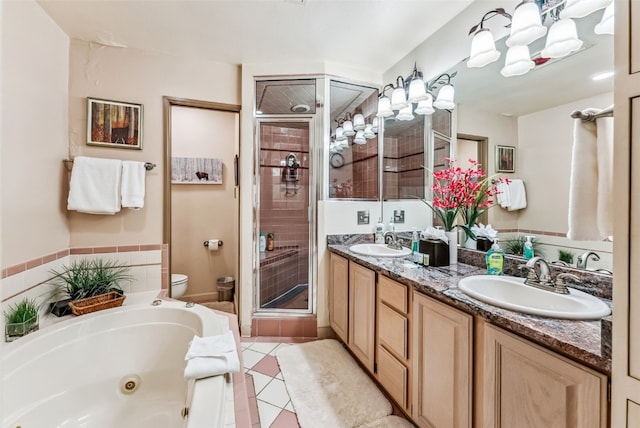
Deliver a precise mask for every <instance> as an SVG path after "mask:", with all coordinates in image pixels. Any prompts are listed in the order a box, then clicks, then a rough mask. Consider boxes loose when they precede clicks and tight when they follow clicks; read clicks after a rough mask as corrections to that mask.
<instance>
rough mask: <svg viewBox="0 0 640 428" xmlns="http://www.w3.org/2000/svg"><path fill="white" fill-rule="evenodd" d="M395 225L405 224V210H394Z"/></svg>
mask: <svg viewBox="0 0 640 428" xmlns="http://www.w3.org/2000/svg"><path fill="white" fill-rule="evenodd" d="M393 223H394V224H398V223H400V224H402V223H404V210H393Z"/></svg>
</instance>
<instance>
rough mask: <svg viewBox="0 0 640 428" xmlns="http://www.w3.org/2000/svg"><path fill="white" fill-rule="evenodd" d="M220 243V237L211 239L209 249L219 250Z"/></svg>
mask: <svg viewBox="0 0 640 428" xmlns="http://www.w3.org/2000/svg"><path fill="white" fill-rule="evenodd" d="M219 243H220V240H219V239H209V245H207V248H208V249H209V251H218V247H219V246H220V245H219Z"/></svg>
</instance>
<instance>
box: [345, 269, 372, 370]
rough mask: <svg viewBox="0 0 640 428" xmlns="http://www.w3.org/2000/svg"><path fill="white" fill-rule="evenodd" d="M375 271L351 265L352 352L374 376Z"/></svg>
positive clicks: (350, 341) (350, 343)
mask: <svg viewBox="0 0 640 428" xmlns="http://www.w3.org/2000/svg"><path fill="white" fill-rule="evenodd" d="M375 309H376V276H375V272H374V271H372V270H370V269H367V268H365V267H362V266H360V265H357V264H355V263H351V262H349V349H351V352H353V353H354V355H355V356H356V357H358V359H359V360H360V362H361V363H362V364H364V366H365V367H366V368H367V369H369V371H370V372H371V373H373V363H374V355H375V354H374V353H375V348H374V346H375V343H374V342H375V336H374V334H375V325H376V320H375Z"/></svg>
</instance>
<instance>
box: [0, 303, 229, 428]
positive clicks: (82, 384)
mask: <svg viewBox="0 0 640 428" xmlns="http://www.w3.org/2000/svg"><path fill="white" fill-rule="evenodd" d="M148 296H149V295H148V293H147V297H148ZM128 300H129V298H128ZM131 300H134V299H131ZM152 300H153V299H151V298H147V299H146V301H145V302H144V303H139V304H127V301H125V304H126V305H125V306H122V307H120V308H115V309H109V310H105V311H100V312H95V313H92V314H88V315H83V316H81V317H77V318H71V319H68V320H65V321H61V322H58V323H56V324H54V325H51V326H49V327H46V328H42V327H41V329H40V330H39V331H38V332H36V333H32V334H30V335H28V336H25V337H23V338H20V339H18V340H16V341H15V342H13V343H11V344H7V346H5V347H4V351H5V352H4V355H3V356H2V360H1V362H0V365H1V370H2V387H1V388H2V409H1V410H2V412H0V413H1V414H2V418H3V419H2V427H4V428H15V427H18V426H20V427H24V428H31V427H33V428H40V427H46V428H53V427H64V428H76V427H90V428H113V427H122V428H129V427H130V428H134V427H135V428H163V427H167V428H169V427H171V428H174V427H180V428H182V427H185V426H188V427H195V428H208V427H212V428H218V427H223V426H225V423H226V422H225V412H233V404H232V403H233V399H231V401H229V394H230V395H231V397H233V390H232V389H230V388H232V386H231V384H230V383H229V382H228V380H227V379H225V376H215V377H211V378H206V379H201V380H198V381H196V382H193V381H191V382H186V381H185V380H184V378H183V371H184V367H185V360H184V356H185V353H186V351H187V347H188V344H189V341H190V340H191V339H192V338H193V335H194V334H197V335H200V336H210V335H216V334H220V333H223V332H224V331H226V330H228V328H229V323H228V318H227V317H224V316H222V315H218V314H216V313H215V312H213V311H212V310H210V309H207V308H204V307H202V306H199V305H195V306H193V307H191V308H187V307H186V305H185V303H184V302H177V301H165V300H163V301H162V302H161V303H160V304H159V305H157V306H153V305H152V304H151V303H152ZM229 403H231V405H229ZM185 407H189V416H188V418H187V419H186V420H185V419H183V417H182V413H183V409H184V408H185ZM229 407H230V408H229ZM231 420H233V418H231ZM203 421H206V422H203Z"/></svg>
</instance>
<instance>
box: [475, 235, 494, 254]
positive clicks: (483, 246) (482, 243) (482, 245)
mask: <svg viewBox="0 0 640 428" xmlns="http://www.w3.org/2000/svg"><path fill="white" fill-rule="evenodd" d="M476 242H477V243H478V245H477V249H478V251H489V249H490V248H491V245H492V244H493V242H492V241H491V240H490V239H488V238H484V237H482V236H478V239H477V241H476Z"/></svg>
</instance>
